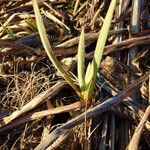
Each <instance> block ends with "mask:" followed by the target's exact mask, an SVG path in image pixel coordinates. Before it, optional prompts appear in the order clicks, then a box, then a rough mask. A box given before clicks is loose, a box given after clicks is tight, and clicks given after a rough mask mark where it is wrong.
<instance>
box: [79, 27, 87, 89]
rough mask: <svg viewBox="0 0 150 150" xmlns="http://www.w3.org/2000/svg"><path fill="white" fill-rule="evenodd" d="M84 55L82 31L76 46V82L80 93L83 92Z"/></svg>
mask: <svg viewBox="0 0 150 150" xmlns="http://www.w3.org/2000/svg"><path fill="white" fill-rule="evenodd" d="M84 54H85V45H84V29H83V30H82V32H81V35H80V39H79V46H78V68H77V69H78V80H79V86H80V88H81V91H84V90H85V81H84V76H85V70H84V69H85V68H84V61H85V59H84Z"/></svg>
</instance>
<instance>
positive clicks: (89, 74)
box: [85, 63, 93, 87]
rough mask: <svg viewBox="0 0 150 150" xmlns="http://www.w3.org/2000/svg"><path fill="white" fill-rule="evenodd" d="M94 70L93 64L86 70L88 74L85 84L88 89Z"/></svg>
mask: <svg viewBox="0 0 150 150" xmlns="http://www.w3.org/2000/svg"><path fill="white" fill-rule="evenodd" d="M92 71H93V69H92V66H91V63H89V64H88V66H87V69H86V74H85V84H86V87H87V86H88V84H89V83H90V81H91V79H92V76H93V73H92Z"/></svg>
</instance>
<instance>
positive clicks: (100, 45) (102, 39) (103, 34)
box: [87, 0, 117, 99]
mask: <svg viewBox="0 0 150 150" xmlns="http://www.w3.org/2000/svg"><path fill="white" fill-rule="evenodd" d="M116 2H117V0H112V1H111V3H110V6H109V9H108V11H107V14H106V17H105V20H104V23H103V26H102V28H101V31H100V34H99V37H98V41H97V44H96V49H95V52H94V58H93V61H92V65H91V69H93V77H92V78H91V82H93V83H90V84H89V87H88V88H87V90H88V91H87V92H88V93H93V90H94V86H95V82H96V75H97V71H98V69H99V66H100V62H101V59H102V54H103V50H104V47H105V44H106V40H107V36H108V33H109V29H110V25H111V20H112V18H113V13H114V10H115V6H116ZM87 95H89V96H88V98H89V99H91V96H92V94H87Z"/></svg>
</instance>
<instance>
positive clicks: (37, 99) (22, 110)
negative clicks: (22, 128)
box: [0, 81, 66, 127]
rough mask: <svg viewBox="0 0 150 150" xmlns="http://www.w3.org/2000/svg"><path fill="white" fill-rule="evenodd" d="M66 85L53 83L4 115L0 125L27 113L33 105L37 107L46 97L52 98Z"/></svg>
mask: <svg viewBox="0 0 150 150" xmlns="http://www.w3.org/2000/svg"><path fill="white" fill-rule="evenodd" d="M65 85H66V83H65V82H61V81H60V82H57V83H56V84H55V85H53V86H52V87H51V88H50V89H48V90H46V91H44V92H42V93H40V94H38V95H37V96H36V97H35V98H33V99H32V100H31V101H30V102H29V103H27V104H26V105H24V106H23V107H22V108H20V109H19V110H16V111H14V112H13V113H12V114H11V115H9V116H7V117H4V118H3V119H2V120H0V127H2V126H4V125H6V124H8V123H10V122H11V121H13V120H14V119H16V118H18V117H20V116H21V115H23V114H25V113H27V112H28V111H31V110H32V109H34V108H35V107H37V106H38V105H39V104H41V103H42V102H44V101H45V100H46V99H47V98H52V97H53V96H55V95H56V94H57V93H58V92H59V91H60V90H61V89H62V88H63V87H64V86H65Z"/></svg>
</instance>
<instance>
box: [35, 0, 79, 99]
mask: <svg viewBox="0 0 150 150" xmlns="http://www.w3.org/2000/svg"><path fill="white" fill-rule="evenodd" d="M32 4H33V8H34V12H35V17H36V23H37V28H38V31H39V35H40V38H41V41H42V43H43V47H44V49H45V51H46V53H47V55H48V57H49V59H50V60H51V62H52V63H53V65H54V66H55V68H56V69H57V70H58V71H59V72H60V73H61V75H62V77H63V78H64V79H65V80H66V81H67V82H68V84H69V85H70V86H71V87H72V88H73V89H74V90H75V91H76V93H77V94H78V95H79V97H81V92H80V89H79V87H78V86H77V85H76V84H75V83H74V81H73V79H72V78H71V77H70V76H69V74H68V73H67V71H66V70H65V69H64V68H63V67H62V64H61V63H60V62H59V61H58V60H57V58H56V57H55V55H54V53H53V51H52V48H51V45H50V43H49V40H48V38H47V35H46V30H45V27H44V23H43V20H42V17H41V14H40V11H39V7H38V5H37V2H36V0H32Z"/></svg>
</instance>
